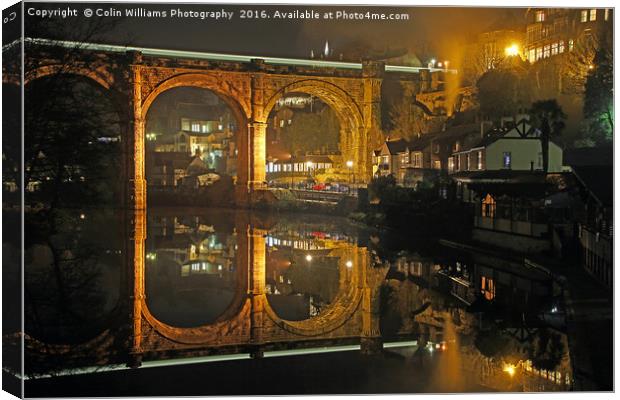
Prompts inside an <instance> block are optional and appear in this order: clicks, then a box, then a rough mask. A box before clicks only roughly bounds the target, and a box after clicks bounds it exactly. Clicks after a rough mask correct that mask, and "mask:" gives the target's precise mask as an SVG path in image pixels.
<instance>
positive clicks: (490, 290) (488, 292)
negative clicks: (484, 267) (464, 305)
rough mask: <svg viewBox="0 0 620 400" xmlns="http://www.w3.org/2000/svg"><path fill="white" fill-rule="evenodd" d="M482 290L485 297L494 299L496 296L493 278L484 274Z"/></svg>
mask: <svg viewBox="0 0 620 400" xmlns="http://www.w3.org/2000/svg"><path fill="white" fill-rule="evenodd" d="M480 291H481V292H482V294H483V295H484V298H485V299H487V300H493V299H494V298H495V282H493V279H491V278H486V277H484V276H483V277H482V282H481V290H480Z"/></svg>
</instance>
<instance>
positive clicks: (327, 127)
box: [282, 106, 340, 155]
mask: <svg viewBox="0 0 620 400" xmlns="http://www.w3.org/2000/svg"><path fill="white" fill-rule="evenodd" d="M339 136H340V124H339V121H338V117H337V116H336V113H335V112H334V111H333V110H332V109H331V108H330V107H329V106H325V107H324V108H323V109H322V110H321V111H320V112H314V113H311V112H303V111H299V112H296V113H295V115H294V116H293V118H292V122H291V124H290V125H287V126H286V127H285V128H284V129H283V131H282V141H283V142H284V146H285V147H286V149H287V150H289V151H290V153H291V154H297V155H299V154H305V153H308V152H315V151H317V150H321V151H327V152H332V151H337V150H338V146H339V140H338V139H339Z"/></svg>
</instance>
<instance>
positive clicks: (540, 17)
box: [536, 11, 545, 22]
mask: <svg viewBox="0 0 620 400" xmlns="http://www.w3.org/2000/svg"><path fill="white" fill-rule="evenodd" d="M544 20H545V12H544V11H536V22H543V21H544Z"/></svg>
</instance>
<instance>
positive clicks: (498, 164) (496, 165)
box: [485, 138, 562, 172]
mask: <svg viewBox="0 0 620 400" xmlns="http://www.w3.org/2000/svg"><path fill="white" fill-rule="evenodd" d="M504 152H510V153H511V157H512V162H511V168H510V169H511V170H514V171H530V170H531V163H532V162H533V163H534V170H542V160H539V157H538V154H539V153H542V145H541V143H540V139H538V138H514V139H510V138H501V139H498V140H497V141H495V142H493V143H491V144H490V145H489V146H487V148H486V154H485V157H486V160H485V161H486V169H487V170H489V171H492V170H499V169H504ZM561 171H562V149H561V148H560V147H559V146H558V145H556V144H555V143H553V142H549V171H548V172H561Z"/></svg>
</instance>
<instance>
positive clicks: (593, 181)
mask: <svg viewBox="0 0 620 400" xmlns="http://www.w3.org/2000/svg"><path fill="white" fill-rule="evenodd" d="M573 173H574V174H575V176H576V177H577V179H578V180H579V182H581V184H582V185H583V186H584V187H585V188H586V189H587V190H588V191H589V192H590V193H591V194H592V196H593V197H594V198H595V199H596V200H597V201H598V202H599V203H600V204H601V205H604V206H611V205H613V201H614V171H613V166H611V165H601V166H580V167H573Z"/></svg>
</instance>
